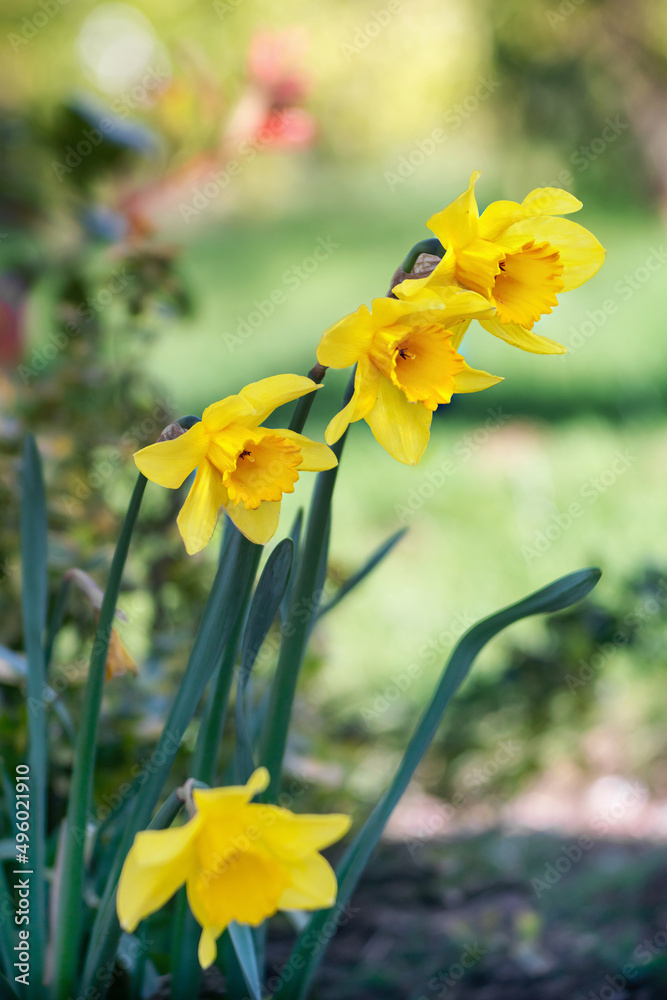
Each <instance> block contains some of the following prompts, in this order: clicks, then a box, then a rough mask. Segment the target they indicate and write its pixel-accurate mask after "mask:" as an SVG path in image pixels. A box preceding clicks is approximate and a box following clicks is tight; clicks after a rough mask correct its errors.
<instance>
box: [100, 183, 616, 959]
mask: <svg viewBox="0 0 667 1000" xmlns="http://www.w3.org/2000/svg"><path fill="white" fill-rule="evenodd" d="M478 176H479V175H478V174H477V173H475V174H473V176H472V178H471V181H470V186H469V187H468V190H467V191H466V192H464V194H462V195H461V196H460V197H459V198H457V199H456V201H454V202H453V203H452V204H451V205H449V206H448V207H447V208H445V209H444V210H443V211H442V212H439V213H438V214H437V215H434V216H433V217H432V218H431V219H430V220H429V222H428V226H429V228H430V229H431V230H432V231H433V233H435V235H436V237H437V238H438V240H439V241H440V244H441V247H442V249H443V250H444V254H443V256H442V259H441V260H440V262H439V263H437V265H436V266H435V267H433V269H432V270H431V273H430V274H428V275H426V276H424V277H420V278H407V279H406V280H404V281H402V282H400V283H399V284H397V285H396V286H395V287H394V288H393V295H392V296H390V297H384V298H379V299H374V300H373V303H372V306H371V309H368V308H367V307H366V306H365V305H362V306H360V308H359V309H358V310H357V311H356V312H355V313H352V314H351V315H349V316H346V317H345V318H344V319H341V320H340V321H339V322H338V323H336V324H335V325H334V326H332V327H330V329H328V330H327V331H326V333H325V334H324V336H323V337H322V341H321V343H320V345H319V348H318V350H317V360H318V362H319V363H320V364H321V365H322V366H324V367H331V368H348V367H351V366H352V365H356V373H355V376H354V392H353V394H352V397H351V399H350V400H349V402H348V403H347V404H346V405H345V406H344V408H343V409H342V410H341V411H340V412H339V413H337V414H336V416H334V417H333V419H332V420H331V421H330V423H329V425H328V427H327V429H326V433H325V438H326V441H327V444H329V445H331V444H334V443H335V442H336V441H338V440H339V439H340V438H341V436H342V435H343V434H344V433H345V431H346V430H347V428H348V426H349V425H350V424H351V423H353V422H354V421H358V420H361V419H364V420H365V421H366V422H367V423H368V425H369V427H370V428H371V431H372V432H373V435H374V437H375V438H376V440H377V441H378V443H379V444H381V445H382V447H383V448H385V449H386V451H388V452H389V454H390V455H392V456H393V457H394V458H396V459H398V461H400V462H405V463H407V464H410V465H414V464H416V463H417V462H419V460H420V459H421V457H422V455H423V454H424V451H425V449H426V445H427V443H428V439H429V434H430V426H431V420H432V417H433V413H434V411H435V410H436V409H437V408H438V406H440V405H443V404H446V403H449V402H450V401H451V398H452V396H453V394H454V393H464V392H478V391H480V390H482V389H486V388H488V387H490V386H492V385H495V384H496V383H497V382H499V381H501V379H500V378H499V377H498V376H496V375H490V374H488V373H487V372H484V371H478V370H476V369H474V368H471V367H470V366H469V365H468V364H467V363H466V361H465V359H464V357H463V356H462V355H461V354H460V353H459V348H460V346H461V342H462V340H463V336H464V334H465V333H466V331H467V329H468V327H469V326H470V323H471V321H472V320H477V321H478V322H479V323H480V325H481V326H482V327H483V328H484V329H485V330H487V331H488V332H489V333H492V334H494V335H495V336H497V337H500V338H502V339H503V340H505V341H507V343H509V344H512V345H514V346H516V347H519V348H521V349H523V350H526V351H532V352H534V353H537V354H558V353H563V352H564V351H565V348H563V347H562V346H561V345H560V344H557V343H555V342H554V341H551V340H548V339H547V338H545V337H541V336H539V335H538V334H536V333H534V332H533V327H534V325H535V323H536V322H537V321H538V320H539V319H540V317H541V316H543V315H544V314H545V313H550V312H551V311H552V308H553V307H554V306H555V305H557V302H558V300H557V295H558V293H560V292H563V291H567V290H569V289H572V288H576V287H577V286H578V285H580V284H581V283H582V282H584V281H586V279H587V278H590V277H591V276H592V275H593V274H595V272H596V271H597V270H598V268H599V267H600V265H601V264H602V261H603V259H604V250H603V248H602V247H601V246H600V244H599V243H598V241H597V240H596V239H595V237H594V236H593V235H592V234H591V233H589V232H588V231H587V230H586V229H584V228H583V227H581V226H579V225H577V224H576V223H574V222H571V221H569V220H566V219H562V218H560V215H562V214H563V213H569V212H574V211H576V210H578V209H579V208H581V202H579V201H578V200H577V199H576V198H574V197H573V196H572V195H570V194H568V193H567V192H566V191H561V190H557V189H553V188H542V189H538V190H536V191H532V192H531V193H530V194H529V195H528V196H527V197H526V198H525V199H524V201H523V202H522V203H521V204H519V203H517V202H511V201H499V202H494V203H493V204H492V205H490V206H489V207H488V208H487V209H486V211H485V212H483V213H482V215H481V216H480V214H479V212H478V209H477V203H476V201H475V193H474V185H475V181H476V180H477V177H478ZM317 388H319V386H318V385H316V384H315V383H314V382H312V381H311V380H310V379H307V378H301V377H299V376H297V375H278V376H275V377H273V378H267V379H264V380H263V381H262V382H256V383H254V384H252V385H249V386H246V388H245V389H243V390H242V391H241V392H240V393H239V394H238V395H237V396H231V397H229V398H227V399H224V400H222V401H221V402H219V403H214V404H213V405H212V406H209V407H208V408H207V409H206V410H205V411H204V414H203V416H202V419H201V422H198V423H195V424H194V426H193V427H191V428H190V429H189V430H187V431H185V432H184V433H183V434H182V435H180V436H178V437H176V438H175V439H172V440H170V441H163V442H160V443H158V444H154V445H150V446H149V447H147V448H144V449H142V450H141V451H140V452H138V453H137V454H136V455H135V461H136V464H137V466H138V468H139V469H140V471H141V472H142V473H143V474H144V475H145V476H146V477H147V478H148V479H150V480H152V481H153V482H156V483H159V484H160V485H162V486H167V487H172V488H173V487H178V486H181V484H182V483H183V482H184V480H185V479H186V478H187V477H188V476H189V475H190V474H191V473H192V472H193V471H194V470H195V469H197V474H196V476H195V480H194V482H193V484H192V487H191V489H190V492H189V494H188V498H187V500H186V502H185V504H184V506H183V509H182V510H181V513H180V515H179V517H178V526H179V529H180V532H181V534H182V536H183V539H184V541H185V545H186V548H187V551H188V552H190V553H193V552H198V551H199V550H200V549H202V548H203V547H204V546H205V545H206V544H207V543H208V541H209V540H210V538H211V536H212V534H213V530H214V528H215V524H216V520H217V517H218V512H219V510H220V509H221V508H222V509H223V510H224V511H225V512H226V514H227V515H228V516H229V518H230V519H231V520H232V521H233V522H234V524H235V525H236V527H237V528H238V529H239V530H240V531H241V532H242V533H243V534H244V535H245V536H246V537H247V538H249V539H250V540H251V541H252V542H255V543H257V544H264V543H265V542H267V541H268V540H269V539H270V538H271V537H272V536H273V534H274V533H275V531H276V528H277V526H278V519H279V516H280V501H281V499H282V496H283V494H284V493H291V492H293V490H294V484H295V482H296V481H297V479H298V478H299V473H300V472H301V471H319V470H326V469H331V468H333V467H334V466H335V464H336V456H335V455H334V454H333V452H332V451H331V450H330V448H328V447H327V445H325V444H320V443H318V442H316V441H311V440H310V439H309V438H307V437H304V436H303V435H302V434H298V433H296V432H294V431H290V430H286V429H283V430H268V429H267V428H264V427H262V426H261V424H262V422H263V421H264V420H265V419H266V418H267V417H268V416H269V415H270V413H271V412H272V411H273V410H274V409H276V408H277V407H278V406H280V405H282V404H283V403H287V402H291V401H292V400H296V399H297V398H298V397H300V396H302V395H304V394H306V393H309V392H312V391H314V390H315V389H317ZM265 780H266V779H265V774H264V773H260V772H259V771H258V772H256V774H255V776H254V778H253V779H252V780H251V781H250V782H249V783H248V785H247V786H246V788H245V789H240V788H226V789H219V790H217V791H209V792H195V809H196V811H195V814H194V816H193V818H192V819H191V820H190V822H189V823H187V824H186V825H185V826H183V827H180V828H177V829H173V830H170V831H163V832H149V833H142V834H139V835H138V837H137V840H136V842H135V846H134V847H133V849H132V851H131V852H130V855H129V856H128V859H127V862H126V866H125V869H124V871H123V876H122V877H121V881H120V887H119V893H118V912H119V915H120V917H121V923H122V924H123V926H124V927H125V928H126V929H127V930H134V928H135V927H136V925H137V923H138V921H139V920H140V919H141V918H142V917H144V916H146V915H147V914H148V913H152V912H153V911H154V910H156V909H157V908H159V907H160V906H162V905H163V903H165V902H166V900H167V899H169V898H170V897H171V896H172V895H173V893H174V892H175V890H176V888H177V887H178V886H179V885H181V884H183V883H184V882H185V883H187V887H188V899H189V901H190V905H191V908H192V911H193V913H194V914H195V916H196V918H197V920H198V922H199V923H200V924H201V926H202V927H203V928H204V930H203V933H202V938H201V944H200V951H199V955H200V960H201V963H202V965H209V964H210V963H211V962H212V961H213V959H214V957H215V944H214V942H215V939H216V938H217V937H218V936H219V934H220V933H221V931H222V930H223V929H224V928H225V927H226V926H227V925H228V924H229V923H230V921H232V920H238V921H240V922H243V923H247V924H252V925H256V924H258V923H260V922H261V921H262V920H264V919H265V918H266V917H267V916H269V915H270V914H271V913H274V912H275V911H276V909H278V908H279V907H291V908H299V907H302V908H306V909H309V908H313V907H317V906H320V907H321V906H329V905H331V904H332V902H333V900H334V898H335V890H336V886H335V880H334V879H333V874H332V872H331V869H330V868H329V866H328V865H327V863H326V862H325V861H324V859H323V858H322V857H321V856H320V855H318V854H317V853H315V852H316V851H317V849H318V848H319V847H323V846H326V845H327V844H329V843H331V842H332V841H334V840H336V839H338V837H339V836H341V835H342V834H343V833H344V832H345V830H346V829H347V821H346V820H345V818H344V817H340V816H335V817H320V819H319V821H318V820H317V818H316V817H311V816H308V817H300V818H297V817H294V816H292V815H291V814H289V813H286V812H285V811H284V810H283V811H282V812H281V813H280V815H278V813H277V811H276V809H275V808H272V807H267V806H261V805H257V806H252V805H247V804H246V803H247V799H248V798H249V797H250V796H251V795H252V794H254V792H256V791H257V790H260V787H263V783H264V782H265ZM262 810H264V811H265V814H266V816H267V817H268V818H269V819H270V821H271V825H270V826H269V827H267V829H266V830H262V832H260V833H258V835H257V838H256V840H255V841H254V842H253V843H252V844H251V846H250V847H248V848H247V850H246V851H239V850H236V849H233V848H232V851H231V854H229V851H228V850H227V848H225V851H226V853H225V852H224V851H223V853H222V854H221V853H220V851H221V846H220V845H221V844H222V843H223V842H224V843H227V842H228V843H229V844H231V843H232V842H233V838H234V836H237V837H238V836H239V835H241V836H243V835H245V831H246V830H247V828H248V826H249V825H251V824H254V823H255V820H254V818H253V817H254V813H255V812H256V811H260V812H261V811H262ZM267 810H268V812H267ZM221 858H222V859H224V863H222V864H221V865H220V864H218V868H217V869H216V859H217V861H218V862H219V861H220V859H221ZM207 872H208V873H209V876H210V877H209V878H208V879H207V878H206V877H205V873H207ZM211 873H213V874H212V875H211Z"/></svg>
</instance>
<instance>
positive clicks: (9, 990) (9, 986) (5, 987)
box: [0, 973, 18, 1000]
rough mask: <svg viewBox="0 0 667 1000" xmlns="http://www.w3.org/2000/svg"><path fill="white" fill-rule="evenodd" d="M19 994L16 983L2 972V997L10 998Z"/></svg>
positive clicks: (5, 999)
mask: <svg viewBox="0 0 667 1000" xmlns="http://www.w3.org/2000/svg"><path fill="white" fill-rule="evenodd" d="M17 996H18V993H17V992H16V990H15V989H14V984H13V983H11V982H10V981H9V980H8V979H6V978H5V976H3V975H2V974H1V973H0V998H2V1000H10V998H11V997H17Z"/></svg>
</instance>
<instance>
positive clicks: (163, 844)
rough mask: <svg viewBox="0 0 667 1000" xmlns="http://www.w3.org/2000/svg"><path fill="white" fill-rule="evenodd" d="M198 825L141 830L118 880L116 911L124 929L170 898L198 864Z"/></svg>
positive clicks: (157, 908)
mask: <svg viewBox="0 0 667 1000" xmlns="http://www.w3.org/2000/svg"><path fill="white" fill-rule="evenodd" d="M198 829H199V827H198V824H197V823H193V822H192V821H191V822H190V823H186V824H185V825H184V826H179V827H172V828H171V829H169V830H145V831H143V832H142V833H138V834H137V835H136V837H135V839H134V844H133V845H132V847H131V848H130V850H129V852H128V855H127V858H126V859H125V864H124V865H123V870H122V872H121V875H120V880H119V882H118V894H117V896H116V912H117V913H118V919H119V921H120V924H121V926H122V927H123V929H124V930H126V931H128V932H129V933H132V932H133V931H134V929H135V928H136V926H137V924H138V923H139V922H140V921H141V920H143V919H144V917H147V916H149V915H150V914H151V913H155V911H156V910H159V909H160V907H162V906H164V904H165V903H166V902H167V900H169V899H171V897H172V896H173V895H174V893H175V892H176V891H177V889H179V888H180V887H181V886H182V885H183V883H184V882H185V880H186V879H187V877H188V874H189V873H190V872H191V871H192V869H193V866H194V864H195V863H196V852H195V845H194V840H195V837H196V835H197V832H198Z"/></svg>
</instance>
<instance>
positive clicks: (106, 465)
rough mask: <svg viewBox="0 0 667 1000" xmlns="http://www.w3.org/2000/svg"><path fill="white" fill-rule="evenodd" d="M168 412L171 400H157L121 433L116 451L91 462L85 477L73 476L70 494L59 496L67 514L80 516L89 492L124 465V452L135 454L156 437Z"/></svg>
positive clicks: (169, 412)
mask: <svg viewBox="0 0 667 1000" xmlns="http://www.w3.org/2000/svg"><path fill="white" fill-rule="evenodd" d="M172 412H173V400H171V399H166V400H157V401H156V404H155V406H154V407H153V409H152V410H151V412H150V413H149V414H147V415H146V416H145V417H143V418H142V419H141V420H139V421H137V423H135V424H133V425H132V426H131V427H128V429H127V430H126V431H124V432H123V433H122V435H121V436H120V439H119V445H120V447H119V448H113V449H111V450H109V451H108V453H107V454H106V457H105V458H101V459H99V460H96V461H93V463H92V465H91V467H90V469H89V470H88V472H87V473H86V474H85V476H77V477H76V478H75V480H74V483H73V485H72V488H71V492H70V493H65V494H63V496H62V503H63V505H64V507H65V510H66V511H67V513H68V514H79V513H81V511H82V510H83V507H84V504H85V503H86V502H87V501H88V500H90V498H91V496H92V495H93V493H94V492H95V491H96V490H99V489H100V487H101V486H103V485H104V483H106V482H108V480H109V479H110V478H111V477H112V476H113V475H114V474H115V473H116V472H117V470H118V469H119V468H121V466H123V465H124V464H125V462H126V460H127V459H126V456H127V453H128V452H130V451H132V452H133V451H137V450H138V449H139V448H141V447H143V446H144V445H145V444H146V443H148V444H150V443H152V441H153V440H155V439H156V438H157V436H158V435H159V433H160V432H161V431H162V429H163V428H164V426H165V424H167V423H169V418H170V414H171V413H172Z"/></svg>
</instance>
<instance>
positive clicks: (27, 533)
mask: <svg viewBox="0 0 667 1000" xmlns="http://www.w3.org/2000/svg"><path fill="white" fill-rule="evenodd" d="M21 560H22V581H21V582H22V605H23V634H24V642H25V652H26V660H27V666H28V683H27V696H28V713H27V714H28V766H29V768H30V793H29V794H30V868H31V869H32V872H33V874H32V875H31V876H30V926H31V934H30V965H31V969H30V972H31V977H30V978H31V981H32V982H33V983H34V984H35V994H34V995H35V996H38V995H39V994H40V993H41V992H42V991H41V987H40V985H39V984H41V982H42V977H43V970H44V949H45V947H46V926H47V925H46V779H47V739H46V734H47V725H46V701H45V698H44V685H45V669H44V650H43V646H42V642H43V640H44V635H45V631H46V603H47V589H48V576H47V525H46V494H45V490H44V476H43V473H42V462H41V459H40V455H39V451H38V450H37V445H36V444H35V439H34V438H33V436H32V435H31V434H29V435H28V436H27V437H26V440H25V445H24V448H23V466H22V469H21Z"/></svg>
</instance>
